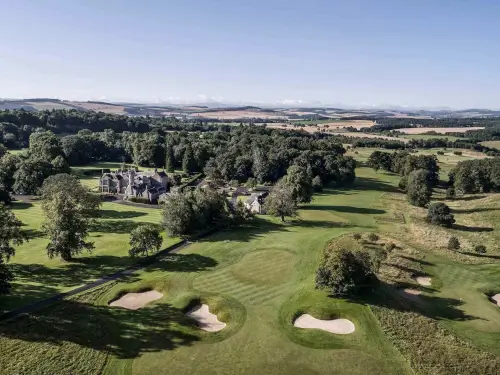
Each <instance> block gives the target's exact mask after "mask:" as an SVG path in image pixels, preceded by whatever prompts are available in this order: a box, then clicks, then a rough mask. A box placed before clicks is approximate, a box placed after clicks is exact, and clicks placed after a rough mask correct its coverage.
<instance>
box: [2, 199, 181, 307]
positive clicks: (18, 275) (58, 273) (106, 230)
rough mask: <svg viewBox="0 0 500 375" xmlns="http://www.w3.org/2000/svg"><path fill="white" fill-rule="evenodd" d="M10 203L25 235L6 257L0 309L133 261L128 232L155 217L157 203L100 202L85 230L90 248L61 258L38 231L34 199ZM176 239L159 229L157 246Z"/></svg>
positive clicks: (64, 288) (38, 208) (156, 219)
mask: <svg viewBox="0 0 500 375" xmlns="http://www.w3.org/2000/svg"><path fill="white" fill-rule="evenodd" d="M12 209H13V212H14V214H15V215H16V217H17V218H18V219H19V220H21V222H23V224H24V226H23V230H24V231H25V232H26V233H27V234H28V238H29V241H28V242H25V243H24V244H22V245H21V246H18V247H17V248H16V255H15V256H14V257H13V258H11V261H10V262H9V267H10V269H11V270H12V271H13V272H14V274H15V280H14V282H13V288H12V292H11V293H10V294H8V295H4V296H0V312H5V311H8V310H11V309H14V308H17V307H20V306H23V305H26V304H29V303H31V302H34V301H36V300H39V299H42V298H46V297H50V296H51V295H53V294H56V293H59V292H64V291H67V290H70V289H74V288H76V287H78V286H80V285H82V284H85V283H88V282H91V281H94V280H96V279H98V278H99V277H102V276H105V275H108V274H111V273H113V272H116V271H118V270H120V269H122V268H125V267H126V266H128V265H130V264H132V263H134V262H136V261H137V260H135V259H132V258H130V257H129V255H128V249H129V244H128V241H129V234H130V232H131V231H132V229H133V228H135V227H136V226H137V225H139V224H141V223H154V224H159V223H160V221H161V210H158V209H151V208H138V207H131V206H126V205H122V204H117V203H103V205H102V209H101V212H100V218H98V219H97V220H96V223H95V224H93V225H92V226H91V233H90V236H89V240H90V241H92V242H94V245H95V249H94V250H93V251H92V253H88V252H85V253H82V254H80V255H78V256H76V257H75V259H74V261H72V262H65V261H62V260H61V259H58V258H54V259H49V258H48V256H47V252H46V249H45V248H46V245H47V243H48V240H47V238H46V237H45V235H44V234H43V233H42V231H41V224H42V221H43V219H44V215H43V212H42V209H41V206H40V203H38V202H35V203H22V202H13V204H12ZM177 241H178V239H174V238H168V237H166V236H165V235H164V241H163V247H167V246H169V245H172V244H174V243H176V242H177Z"/></svg>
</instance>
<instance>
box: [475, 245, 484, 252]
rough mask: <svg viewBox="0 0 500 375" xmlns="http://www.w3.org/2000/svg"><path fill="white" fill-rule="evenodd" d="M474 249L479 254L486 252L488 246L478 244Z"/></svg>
mask: <svg viewBox="0 0 500 375" xmlns="http://www.w3.org/2000/svg"><path fill="white" fill-rule="evenodd" d="M474 251H475V252H476V253H478V254H486V246H484V245H476V246H474Z"/></svg>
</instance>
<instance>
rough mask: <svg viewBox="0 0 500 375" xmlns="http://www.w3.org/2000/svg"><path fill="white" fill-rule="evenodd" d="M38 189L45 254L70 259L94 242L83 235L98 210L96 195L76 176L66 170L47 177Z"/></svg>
mask: <svg viewBox="0 0 500 375" xmlns="http://www.w3.org/2000/svg"><path fill="white" fill-rule="evenodd" d="M41 193H42V211H43V213H44V215H45V220H44V221H43V224H42V229H43V230H44V232H45V233H46V234H47V236H48V238H49V243H48V245H47V254H48V256H49V258H53V257H56V256H60V257H61V258H62V259H63V260H65V261H70V260H72V258H73V256H74V255H76V254H80V253H81V252H82V251H84V250H88V251H91V250H92V249H93V248H94V244H93V243H92V242H87V241H86V238H87V237H88V234H89V233H88V232H89V225H90V224H91V222H92V221H93V218H94V217H95V216H97V215H98V213H99V208H100V206H101V201H100V197H99V196H96V195H93V194H90V193H89V192H88V191H87V189H86V188H85V187H84V186H82V185H81V184H80V181H79V180H78V179H77V178H76V177H74V176H70V175H68V174H58V175H54V176H50V177H49V178H47V179H46V180H45V181H44V183H43V185H42V189H41Z"/></svg>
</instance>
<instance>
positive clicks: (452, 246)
mask: <svg viewBox="0 0 500 375" xmlns="http://www.w3.org/2000/svg"><path fill="white" fill-rule="evenodd" d="M458 249H460V241H459V240H458V238H457V237H454V236H453V237H450V239H449V240H448V250H458Z"/></svg>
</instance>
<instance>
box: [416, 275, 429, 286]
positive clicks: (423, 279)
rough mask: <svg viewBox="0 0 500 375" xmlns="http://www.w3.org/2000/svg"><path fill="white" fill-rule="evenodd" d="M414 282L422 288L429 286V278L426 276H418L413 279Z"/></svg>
mask: <svg viewBox="0 0 500 375" xmlns="http://www.w3.org/2000/svg"><path fill="white" fill-rule="evenodd" d="M415 281H416V282H417V283H418V284H420V285H423V286H431V278H430V277H427V276H418V277H415Z"/></svg>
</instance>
